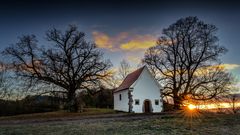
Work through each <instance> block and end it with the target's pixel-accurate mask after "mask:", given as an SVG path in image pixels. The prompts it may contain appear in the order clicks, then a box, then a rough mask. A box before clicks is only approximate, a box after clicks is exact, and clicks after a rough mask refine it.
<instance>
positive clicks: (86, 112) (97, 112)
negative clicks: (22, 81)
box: [0, 108, 115, 121]
mask: <svg viewBox="0 0 240 135" xmlns="http://www.w3.org/2000/svg"><path fill="white" fill-rule="evenodd" d="M112 113H115V111H114V110H112V109H103V108H85V109H83V112H82V113H70V112H67V111H56V112H46V113H33V114H21V115H15V116H3V117H0V121H1V120H27V119H49V118H64V117H79V116H88V115H100V114H112Z"/></svg>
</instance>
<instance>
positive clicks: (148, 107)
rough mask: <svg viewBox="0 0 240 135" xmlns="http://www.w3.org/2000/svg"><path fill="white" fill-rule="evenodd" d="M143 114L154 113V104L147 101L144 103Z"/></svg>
mask: <svg viewBox="0 0 240 135" xmlns="http://www.w3.org/2000/svg"><path fill="white" fill-rule="evenodd" d="M143 112H144V113H150V112H152V104H151V101H150V100H148V99H146V100H144V103H143Z"/></svg>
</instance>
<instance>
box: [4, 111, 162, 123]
mask: <svg viewBox="0 0 240 135" xmlns="http://www.w3.org/2000/svg"><path fill="white" fill-rule="evenodd" d="M162 115H163V114H128V113H117V114H102V115H92V116H75V117H63V118H50V119H46V118H45V119H28V120H0V125H19V124H44V123H59V122H81V123H93V122H108V121H132V120H142V119H150V118H156V117H161V116H162Z"/></svg>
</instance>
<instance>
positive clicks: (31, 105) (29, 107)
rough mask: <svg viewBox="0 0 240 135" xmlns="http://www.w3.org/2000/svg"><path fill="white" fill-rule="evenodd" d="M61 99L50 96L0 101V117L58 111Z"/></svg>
mask: <svg viewBox="0 0 240 135" xmlns="http://www.w3.org/2000/svg"><path fill="white" fill-rule="evenodd" d="M61 101H62V99H60V98H58V97H52V96H26V98H24V99H22V100H15V101H14V100H0V108H1V109H0V115H1V116H6V115H17V114H27V113H40V112H50V111H56V110H59V105H60V104H61Z"/></svg>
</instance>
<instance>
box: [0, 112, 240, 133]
mask: <svg viewBox="0 0 240 135" xmlns="http://www.w3.org/2000/svg"><path fill="white" fill-rule="evenodd" d="M95 111H96V110H95ZM109 111H110V110H109ZM93 112H94V110H93ZM102 112H104V115H106V116H108V117H105V118H101V117H98V118H88V119H81V116H80V115H82V114H78V116H79V117H76V119H74V120H66V121H65V120H60V121H59V120H56V121H44V122H33V123H32V122H25V123H22V124H16V123H15V124H14V123H9V124H8V123H5V124H0V135H32V134H34V135H81V134H84V135H85V134H86V135H105V134H106V135H131V134H133V135H138V134H151V135H155V134H156V135H238V134H240V115H239V114H236V115H233V114H214V113H191V114H185V113H178V114H156V115H152V114H147V115H138V114H136V115H133V114H130V115H128V114H124V115H123V116H122V115H120V116H118V114H110V113H114V112H111V111H110V112H108V113H109V114H105V112H106V110H102ZM55 113H56V112H55ZM100 114H101V115H100ZM39 115H40V114H39ZM45 115H47V114H45ZM75 115H77V114H75ZM75 115H73V116H75ZM83 115H84V114H83ZM97 115H99V116H102V113H98V114H94V116H97ZM112 115H113V116H114V117H113V116H112ZM64 116H65V117H72V115H67V116H66V115H64ZM29 117H31V119H32V118H36V117H32V116H31V115H29ZM19 118H20V120H19V121H21V118H23V117H20V116H19ZM24 118H25V119H26V118H27V115H25V116H24ZM44 118H46V119H47V117H44ZM1 120H2V121H4V120H5V121H6V120H9V121H11V120H13V121H18V119H17V116H15V117H7V118H6V117H5V118H1V119H0V122H1Z"/></svg>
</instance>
